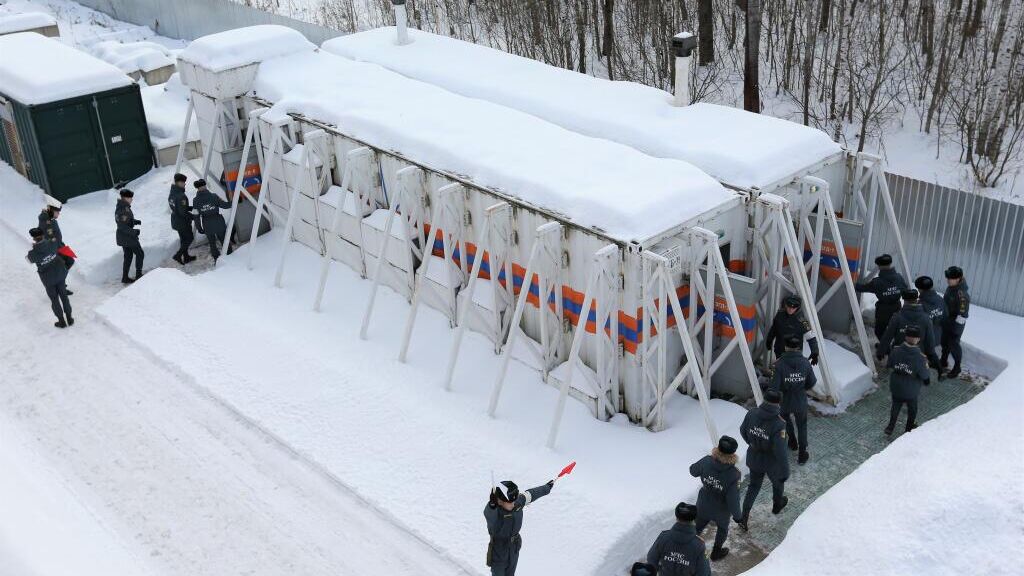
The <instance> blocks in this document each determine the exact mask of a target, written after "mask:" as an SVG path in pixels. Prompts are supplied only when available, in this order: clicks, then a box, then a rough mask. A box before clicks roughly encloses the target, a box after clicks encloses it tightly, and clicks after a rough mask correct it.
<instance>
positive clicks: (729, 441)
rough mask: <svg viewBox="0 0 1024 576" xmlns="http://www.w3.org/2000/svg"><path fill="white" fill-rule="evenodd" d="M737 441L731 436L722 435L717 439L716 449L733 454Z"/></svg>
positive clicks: (737, 446)
mask: <svg viewBox="0 0 1024 576" xmlns="http://www.w3.org/2000/svg"><path fill="white" fill-rule="evenodd" d="M739 446H740V445H739V443H738V442H736V439H735V438H733V437H732V436H722V437H721V438H720V439H719V440H718V451H719V452H721V453H722V454H735V453H736V449H737V448H739Z"/></svg>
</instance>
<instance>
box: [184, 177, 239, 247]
mask: <svg viewBox="0 0 1024 576" xmlns="http://www.w3.org/2000/svg"><path fill="white" fill-rule="evenodd" d="M192 185H193V186H195V187H196V197H195V199H194V200H193V201H192V208H193V209H194V210H195V211H196V212H198V213H199V224H200V227H199V231H200V232H201V233H203V234H205V235H206V239H207V240H208V241H209V242H210V256H212V257H213V263H214V264H216V263H217V258H220V247H221V246H222V245H223V244H224V235H225V234H226V233H227V228H228V225H227V223H225V222H224V217H223V216H221V214H220V211H221V209H228V208H231V202H228V201H227V200H221V198H220V196H217V195H216V194H214V193H213V192H210V190H209V189H208V188H207V187H206V180H202V179H200V180H196V181H195V182H193V183H192Z"/></svg>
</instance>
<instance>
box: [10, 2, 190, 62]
mask: <svg viewBox="0 0 1024 576" xmlns="http://www.w3.org/2000/svg"><path fill="white" fill-rule="evenodd" d="M34 12H35V13H44V14H50V15H52V16H53V17H54V18H56V19H57V27H58V28H59V29H60V39H61V41H62V42H64V43H65V44H69V45H71V46H75V47H78V48H81V49H83V50H85V51H86V52H89V51H91V48H92V46H93V45H94V44H96V43H98V42H104V41H118V42H138V41H142V40H148V41H150V42H155V43H157V44H159V45H161V46H163V47H165V48H168V49H172V50H177V49H181V48H183V47H184V46H185V44H187V42H185V41H183V40H176V39H173V38H167V37H164V36H159V35H157V34H155V33H154V32H153V31H152V30H150V29H149V28H148V27H146V26H136V25H134V24H128V23H126V22H121V21H120V20H115V19H114V18H111V17H110V16H107V15H106V14H103V13H102V12H97V11H96V10H93V9H91V8H86V7H85V6H82V5H81V4H78V3H76V2H72V1H71V0H6V1H5V2H2V3H0V16H3V15H7V14H30V13H34Z"/></svg>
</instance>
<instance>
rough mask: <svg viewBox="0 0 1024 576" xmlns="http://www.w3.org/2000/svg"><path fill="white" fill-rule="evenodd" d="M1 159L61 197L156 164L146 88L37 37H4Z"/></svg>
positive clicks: (110, 183) (120, 179)
mask: <svg viewBox="0 0 1024 576" xmlns="http://www.w3.org/2000/svg"><path fill="white" fill-rule="evenodd" d="M0 53H2V54H4V58H0V120H2V123H3V131H2V138H0V157H2V158H3V159H4V161H6V162H8V163H9V164H10V165H11V166H13V167H14V168H15V170H17V171H18V172H20V173H21V174H22V175H23V176H25V177H27V178H28V179H29V180H31V181H32V182H35V183H36V184H38V185H39V186H40V187H41V188H43V189H44V190H45V191H46V192H47V193H48V194H50V195H51V196H53V197H54V198H57V199H58V200H61V201H62V202H63V201H66V200H67V199H69V198H72V197H74V196H78V195H80V194H84V193H87V192H92V191H95V190H101V189H104V188H110V187H112V186H114V185H115V184H117V183H120V182H128V181H131V180H134V179H135V178H137V177H139V176H141V175H142V174H144V173H145V172H147V171H148V170H149V169H150V168H151V167H152V166H153V159H152V158H153V153H152V148H151V147H150V143H149V136H148V134H147V131H146V115H145V111H144V110H143V108H142V100H141V98H140V97H139V86H138V85H137V84H136V83H135V82H134V81H133V80H132V79H131V78H129V77H128V76H127V75H125V74H124V73H123V72H121V71H120V70H118V69H117V68H115V67H113V66H111V65H110V64H107V63H106V62H103V61H102V60H99V59H97V58H95V57H93V56H90V55H88V54H86V53H84V52H80V51H78V50H76V49H74V48H71V47H70V46H66V45H64V44H62V43H61V42H60V41H58V40H55V39H51V38H46V37H43V36H40V35H39V34H35V33H33V32H22V33H18V34H9V35H7V36H0Z"/></svg>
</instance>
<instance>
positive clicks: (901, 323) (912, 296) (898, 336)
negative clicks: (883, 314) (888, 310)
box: [878, 288, 939, 370]
mask: <svg viewBox="0 0 1024 576" xmlns="http://www.w3.org/2000/svg"><path fill="white" fill-rule="evenodd" d="M902 296H903V308H901V309H900V311H899V312H897V313H896V314H895V315H893V317H892V319H891V320H889V327H888V328H886V329H885V334H883V335H882V339H881V340H880V341H879V342H878V359H879V360H881V359H882V358H885V357H886V355H888V354H889V351H890V350H892V348H893V347H894V346H897V345H899V344H901V343H902V342H903V339H904V338H905V334H904V332H905V331H906V329H907V327H909V326H916V327H917V329H918V331H919V332H920V334H921V336H920V338H921V348H920V349H921V352H923V353H924V355H925V357H926V358H928V364H929V365H930V366H932V367H933V368H935V369H936V370H939V356H938V354H936V353H935V347H936V346H937V345H938V342H936V340H935V333H934V332H933V331H932V319H931V317H929V316H928V313H927V312H925V311H924V307H923V306H921V302H920V301H919V295H918V293H917V290H914V289H913V288H911V289H908V290H904V291H903V295H902Z"/></svg>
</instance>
